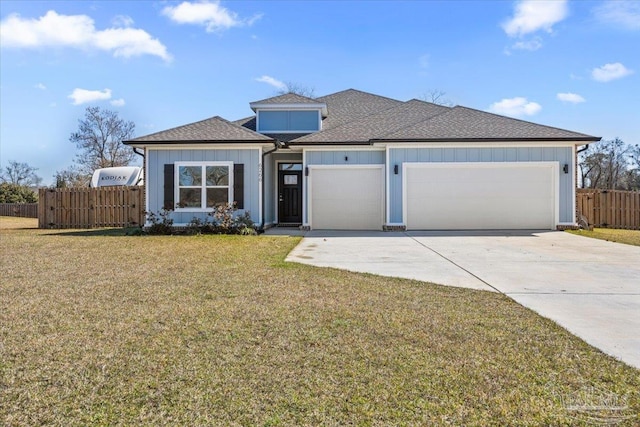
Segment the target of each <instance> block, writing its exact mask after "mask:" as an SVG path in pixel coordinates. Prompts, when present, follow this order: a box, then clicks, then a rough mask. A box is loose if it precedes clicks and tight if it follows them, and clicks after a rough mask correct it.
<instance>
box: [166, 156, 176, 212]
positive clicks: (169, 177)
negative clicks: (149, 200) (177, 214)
mask: <svg viewBox="0 0 640 427" xmlns="http://www.w3.org/2000/svg"><path fill="white" fill-rule="evenodd" d="M173 167H174V166H173V163H169V164H166V165H164V205H163V207H164V208H165V209H167V210H174V209H175V201H174V199H173V190H174V189H173V183H174V182H175V178H174V174H173V171H174V169H173Z"/></svg>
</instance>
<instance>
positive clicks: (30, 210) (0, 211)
mask: <svg viewBox="0 0 640 427" xmlns="http://www.w3.org/2000/svg"><path fill="white" fill-rule="evenodd" d="M0 216H19V217H22V218H38V204H37V203H0Z"/></svg>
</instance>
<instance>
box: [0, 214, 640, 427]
mask: <svg viewBox="0 0 640 427" xmlns="http://www.w3.org/2000/svg"><path fill="white" fill-rule="evenodd" d="M8 223H9V222H8V221H4V219H3V220H0V228H2V230H0V233H1V235H0V241H1V244H2V262H1V264H0V277H1V278H2V279H1V280H0V283H1V284H0V378H1V382H0V424H2V425H6V426H14V425H15V426H18V425H19V426H22V425H24V426H31V425H60V426H62V425H64V426H73V425H78V426H81V425H82V426H84V425H92V426H93V425H150V426H151V425H152V426H157V425H185V426H195V425H224V426H227V425H239V426H245V425H246V426H254V425H257V426H278V425H282V426H289V425H331V426H333V425H385V426H387V425H456V426H458V425H465V426H469V425H481V426H486V425H496V426H503V425H585V423H586V419H587V418H583V417H587V416H589V417H590V416H598V415H602V416H604V415H611V414H610V413H604V414H603V413H600V414H596V413H595V412H590V413H587V414H586V415H585V414H581V413H580V412H577V411H572V410H570V409H571V404H573V403H575V402H576V396H577V397H578V403H582V404H583V406H584V405H587V406H588V405H594V404H596V403H598V402H600V403H602V402H601V400H602V399H603V397H601V396H604V395H605V394H606V393H610V394H607V395H606V396H604V397H606V398H609V399H610V400H608V401H607V402H612V400H611V396H614V397H615V398H616V399H618V400H617V402H618V403H621V405H622V406H623V407H624V408H625V409H623V410H622V411H618V412H616V413H615V414H614V415H615V417H617V418H616V419H622V420H623V422H622V424H621V425H636V424H637V423H639V422H640V416H639V415H637V414H640V395H639V390H640V374H639V372H638V370H636V369H633V368H631V367H628V366H626V365H624V364H623V363H620V362H618V361H616V360H614V359H613V358H611V357H608V356H606V355H604V354H602V353H601V352H599V351H598V350H596V349H594V348H593V347H590V346H589V345H587V344H585V343H584V342H583V341H581V340H580V339H578V338H576V337H574V336H572V335H571V334H569V333H568V332H566V331H565V330H564V329H562V328H560V327H558V326H556V325H555V324H554V323H552V322H551V321H548V320H546V319H543V318H541V317H539V316H538V315H536V314H535V313H533V312H531V311H529V310H527V309H525V308H523V307H521V306H520V305H518V304H516V303H514V302H513V301H511V300H509V299H508V298H506V297H504V296H502V295H500V294H496V293H490V292H482V291H474V290H467V289H460V288H449V287H443V286H437V285H431V284H426V283H421V282H417V281H411V280H403V279H392V278H386V277H379V276H374V275H367V274H357V273H349V272H344V271H339V270H334V269H323V268H315V267H310V266H305V265H299V264H290V263H285V262H284V261H283V260H284V257H285V256H286V254H287V253H288V252H289V251H290V250H291V249H292V248H293V247H294V246H295V245H296V244H297V243H298V241H299V239H298V238H290V237H277V236H274V237H267V236H260V237H241V236H143V237H127V236H124V235H123V232H122V231H121V230H115V231H111V232H105V231H95V232H94V231H77V230H75V231H58V230H34V229H25V227H26V226H25V227H21V226H15V223H12V224H14V226H13V227H5V226H4V224H8ZM585 390H587V391H588V393H587V394H588V396H587V397H584V396H585ZM594 390H596V391H594ZM589 396H590V397H589ZM592 398H593V399H592ZM585 400H589V401H588V402H585ZM601 406H602V405H601Z"/></svg>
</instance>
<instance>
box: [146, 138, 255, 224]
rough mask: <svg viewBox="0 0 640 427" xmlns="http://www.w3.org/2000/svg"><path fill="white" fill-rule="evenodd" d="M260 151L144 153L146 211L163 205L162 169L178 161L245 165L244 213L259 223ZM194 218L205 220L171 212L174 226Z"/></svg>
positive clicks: (203, 215) (201, 214) (197, 214)
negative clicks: (145, 165) (222, 162)
mask: <svg viewBox="0 0 640 427" xmlns="http://www.w3.org/2000/svg"><path fill="white" fill-rule="evenodd" d="M261 156H262V149H261V148H246V149H201V150H200V149H187V148H185V149H154V148H148V149H147V156H146V159H145V161H146V164H147V171H146V173H147V178H146V182H147V211H150V212H154V213H157V212H159V211H160V210H161V209H162V205H163V202H164V165H165V164H169V163H175V162H180V161H203V162H204V161H231V162H234V163H242V164H244V209H243V210H240V211H239V213H240V214H242V213H244V212H245V211H249V212H250V214H251V219H253V221H254V222H255V223H256V224H257V223H259V222H260V191H261V190H260V184H261V179H260V163H261V161H262V159H261ZM193 217H197V218H200V219H203V220H204V219H205V218H206V217H207V214H206V213H204V212H173V213H172V218H173V220H174V223H175V224H176V225H179V224H186V223H188V222H189V221H191V220H192V219H193Z"/></svg>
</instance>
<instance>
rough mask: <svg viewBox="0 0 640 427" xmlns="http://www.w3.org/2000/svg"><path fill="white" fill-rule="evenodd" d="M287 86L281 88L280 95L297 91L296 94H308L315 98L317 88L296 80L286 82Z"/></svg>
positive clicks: (307, 95) (308, 96)
mask: <svg viewBox="0 0 640 427" xmlns="http://www.w3.org/2000/svg"><path fill="white" fill-rule="evenodd" d="M285 86H286V88H284V89H281V90H279V91H278V92H277V93H278V95H284V94H287V93H295V94H296V95H300V96H306V97H307V98H315V92H316V90H315V89H314V88H312V87H309V86H303V85H301V84H299V83H295V82H285Z"/></svg>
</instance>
